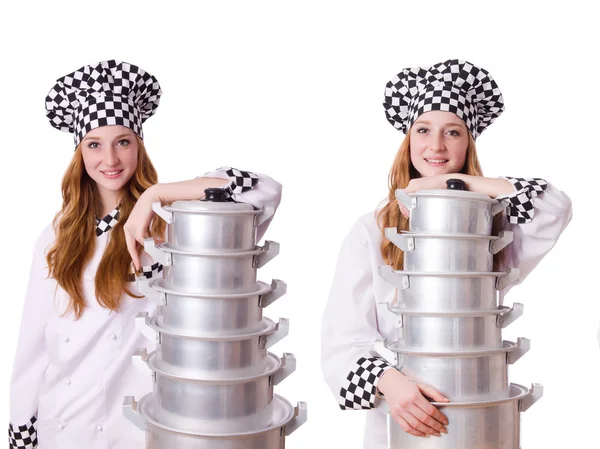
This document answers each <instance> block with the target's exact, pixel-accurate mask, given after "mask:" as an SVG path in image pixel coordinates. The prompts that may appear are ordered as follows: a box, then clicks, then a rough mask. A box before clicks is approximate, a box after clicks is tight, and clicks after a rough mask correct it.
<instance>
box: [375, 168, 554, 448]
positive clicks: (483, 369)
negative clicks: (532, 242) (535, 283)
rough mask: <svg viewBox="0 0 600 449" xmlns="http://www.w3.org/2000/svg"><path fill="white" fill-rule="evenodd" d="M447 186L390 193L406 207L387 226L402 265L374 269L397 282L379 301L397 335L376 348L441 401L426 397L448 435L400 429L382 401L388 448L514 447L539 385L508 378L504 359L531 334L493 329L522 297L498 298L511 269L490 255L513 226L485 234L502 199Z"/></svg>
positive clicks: (524, 347)
mask: <svg viewBox="0 0 600 449" xmlns="http://www.w3.org/2000/svg"><path fill="white" fill-rule="evenodd" d="M447 186H448V188H447V189H441V190H422V191H420V192H417V193H415V194H411V195H407V194H405V193H404V192H403V191H402V190H398V191H396V198H397V199H398V201H399V202H400V203H401V204H402V205H404V207H405V208H406V209H408V210H409V212H410V218H409V231H407V232H404V231H403V232H400V233H398V231H397V229H395V228H388V229H386V230H385V235H386V238H387V239H389V240H390V241H391V242H392V243H393V244H394V245H396V246H397V247H399V248H400V249H402V250H403V252H404V270H403V271H394V270H393V269H392V267H391V266H383V267H380V268H379V275H380V276H382V277H383V278H385V279H386V280H387V281H389V282H390V283H392V284H393V285H394V286H395V287H397V289H398V290H397V291H398V294H397V295H396V298H395V299H394V301H393V302H392V303H389V304H386V305H385V306H386V307H387V309H388V311H389V312H388V313H390V312H391V313H393V314H395V315H396V317H397V319H398V328H397V340H396V341H378V342H377V343H376V350H377V351H378V352H379V353H380V354H381V355H382V356H383V357H384V358H386V359H387V360H388V361H389V362H391V363H392V364H393V365H394V366H396V368H397V369H399V370H400V371H401V372H402V373H404V374H405V375H407V376H410V377H413V378H415V379H417V380H419V381H422V382H423V383H425V384H428V385H431V386H433V387H434V388H436V389H437V390H438V391H440V392H441V393H442V394H443V395H444V396H446V397H447V398H448V399H449V400H450V402H449V403H438V402H433V405H435V406H436V407H437V408H438V409H439V410H440V411H441V412H442V413H443V414H445V415H446V417H447V418H448V421H449V425H448V426H447V429H448V434H441V436H440V437H429V438H422V437H416V436H413V435H410V434H408V433H406V432H405V431H404V430H403V429H402V428H401V427H400V425H398V424H397V423H396V422H395V421H394V419H393V417H392V416H391V413H390V412H389V409H387V405H386V404H385V403H382V406H381V408H382V409H383V411H384V412H386V413H387V419H388V439H389V447H390V448H391V449H474V448H477V449H519V447H520V412H521V411H525V410H527V408H529V407H530V406H531V405H532V404H533V403H534V402H535V401H537V399H539V398H540V397H541V396H542V392H543V389H542V386H541V385H539V384H532V386H531V388H526V387H523V386H521V385H517V384H514V383H509V381H508V365H510V364H513V363H514V362H515V361H517V360H518V359H519V358H520V357H521V356H522V355H523V354H525V353H526V352H527V351H528V349H529V340H528V339H526V338H519V339H517V341H516V342H510V341H503V339H502V336H501V330H502V329H503V328H505V327H506V326H507V325H508V324H510V323H511V322H513V321H514V320H515V319H516V318H518V317H519V316H520V315H521V314H522V312H523V306H522V305H521V304H518V303H514V304H513V306H512V307H510V308H509V307H505V306H502V301H501V300H500V299H499V298H500V297H501V296H500V291H501V290H502V289H503V288H505V287H506V286H507V285H509V284H510V283H511V282H513V281H514V280H515V279H516V278H517V277H518V275H519V272H518V270H517V269H515V268H508V269H507V270H506V271H505V272H494V271H493V257H494V254H496V253H498V252H499V251H501V250H502V249H503V248H504V247H506V246H507V245H508V244H510V243H511V242H512V237H513V235H512V233H511V232H508V231H505V232H500V233H499V235H498V236H492V235H491V234H492V222H493V218H494V216H495V215H496V214H498V213H499V212H501V211H502V210H503V209H504V208H505V207H506V204H504V203H503V202H499V201H497V200H493V199H491V198H489V197H488V196H486V195H481V194H477V193H474V192H468V191H466V190H465V184H464V182H463V181H462V180H449V181H448V182H447Z"/></svg>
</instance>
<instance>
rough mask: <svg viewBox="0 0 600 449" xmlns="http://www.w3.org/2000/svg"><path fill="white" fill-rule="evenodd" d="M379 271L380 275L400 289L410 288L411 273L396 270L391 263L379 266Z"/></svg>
mask: <svg viewBox="0 0 600 449" xmlns="http://www.w3.org/2000/svg"><path fill="white" fill-rule="evenodd" d="M377 272H378V273H379V276H381V277H382V278H384V279H385V280H386V281H388V282H389V283H390V284H392V285H393V286H394V287H397V288H399V289H400V290H406V289H407V288H410V279H409V275H408V274H403V273H397V272H394V269H393V267H392V266H391V265H384V266H381V267H377Z"/></svg>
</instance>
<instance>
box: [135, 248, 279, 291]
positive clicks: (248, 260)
mask: <svg viewBox="0 0 600 449" xmlns="http://www.w3.org/2000/svg"><path fill="white" fill-rule="evenodd" d="M144 243H145V244H144V249H145V250H146V252H147V253H149V254H150V255H151V256H152V257H153V258H154V260H157V261H158V262H160V263H162V264H163V265H164V267H165V268H164V270H163V285H164V286H165V287H167V288H171V289H173V290H177V291H180V292H194V293H249V292H252V291H256V290H257V283H256V270H257V269H258V268H261V267H263V266H264V265H265V264H266V263H267V262H269V261H270V260H272V259H273V258H274V257H275V256H276V255H277V254H278V253H279V244H278V243H276V242H270V241H266V242H265V244H264V246H263V247H257V248H255V249H253V250H250V251H236V252H230V253H223V252H221V253H219V252H215V253H208V252H206V253H196V252H186V251H181V250H178V249H175V248H172V247H170V246H168V245H167V244H166V243H161V244H158V245H156V244H155V243H154V241H152V239H147V240H145V241H144Z"/></svg>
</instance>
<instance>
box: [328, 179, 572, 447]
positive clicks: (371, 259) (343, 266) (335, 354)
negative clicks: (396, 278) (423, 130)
mask: <svg viewBox="0 0 600 449" xmlns="http://www.w3.org/2000/svg"><path fill="white" fill-rule="evenodd" d="M507 179H509V180H511V182H513V184H514V185H515V186H519V187H520V185H519V184H515V179H517V178H507ZM519 179H522V178H519ZM528 179H532V178H528ZM544 184H546V183H545V182H544ZM522 193H523V190H519V189H518V187H517V188H516V191H515V193H513V194H510V195H506V196H503V197H509V198H511V201H514V202H517V203H518V200H517V196H518V195H519V194H521V195H522ZM535 194H536V193H534V195H535ZM526 199H527V198H526ZM527 200H528V201H531V203H532V204H533V207H534V209H533V214H531V213H529V215H533V218H532V219H531V221H529V222H528V223H524V224H511V223H509V222H508V220H507V219H506V216H507V215H511V213H512V214H516V212H515V211H510V212H508V213H507V214H505V217H504V229H505V230H510V231H512V232H513V233H514V240H513V242H512V243H511V244H510V245H508V247H507V248H506V250H505V251H506V259H505V265H506V266H507V267H517V268H518V269H519V270H520V276H519V278H518V279H516V281H514V283H513V284H511V285H510V286H508V287H506V288H505V289H504V290H503V294H504V295H505V294H506V293H507V292H508V291H509V290H510V289H511V288H512V287H513V286H514V285H517V284H519V283H521V282H523V280H524V279H525V278H526V277H527V276H528V275H529V273H531V271H532V270H533V269H534V268H535V267H536V265H537V264H538V263H539V262H540V261H541V259H542V258H543V257H544V256H545V255H546V254H547V253H548V251H550V249H552V247H553V246H554V245H555V243H556V241H557V240H558V238H559V236H560V234H561V233H562V232H563V230H564V229H565V227H566V226H567V225H568V224H569V222H570V220H571V217H572V208H571V200H570V199H569V197H568V196H567V195H566V194H565V193H563V192H561V191H559V190H557V189H556V188H555V187H553V186H552V185H550V184H547V187H546V191H545V192H544V193H541V194H539V195H538V196H534V197H533V198H528V199H527ZM520 209H521V210H524V209H523V208H522V207H520ZM376 214H377V211H375V212H370V213H368V214H365V215H363V216H362V217H360V218H359V219H358V221H357V222H356V223H355V224H354V226H353V227H352V229H351V230H350V233H349V234H348V235H347V237H346V238H345V240H344V242H343V244H342V247H341V250H340V253H339V258H338V262H337V267H336V270H335V274H334V278H333V281H332V286H331V290H330V294H329V299H328V302H327V304H326V306H325V310H324V313H323V319H322V348H321V365H322V370H323V375H324V378H325V381H326V382H327V384H328V385H329V387H330V389H331V391H332V393H333V395H334V396H335V397H336V399H337V400H338V403H339V404H340V406H341V407H342V408H343V409H345V408H344V407H343V402H344V401H343V398H342V397H341V396H340V391H341V390H342V388H343V386H344V385H345V384H346V382H347V377H348V375H349V373H351V372H353V373H354V372H356V366H357V361H358V360H359V359H361V358H370V357H373V356H377V354H376V353H374V352H373V350H372V348H373V343H374V342H375V341H376V340H383V339H385V340H386V341H396V340H397V316H396V315H394V314H393V313H392V312H389V311H388V310H387V307H386V303H388V302H391V301H392V300H393V298H394V295H395V291H396V288H395V287H394V286H393V285H392V284H390V283H389V282H388V281H386V280H385V279H383V278H382V277H380V276H379V275H378V271H377V270H378V267H380V266H384V265H386V263H385V261H384V259H383V256H382V255H381V250H380V245H381V242H382V234H381V230H380V229H379V226H378V223H377V218H376ZM525 215H527V213H525ZM515 221H516V220H515ZM382 303H383V304H382ZM378 304H379V305H378ZM376 369H377V370H378V375H379V377H380V376H381V374H382V370H379V369H378V368H376ZM378 379H379V378H377V380H376V382H377V381H378ZM375 388H376V383H375V385H374V388H373V390H375ZM356 408H362V409H365V408H369V407H356ZM387 447H388V446H387V432H386V417H385V414H384V413H382V412H381V411H380V410H374V409H371V410H369V411H368V412H367V417H366V425H365V433H364V449H387Z"/></svg>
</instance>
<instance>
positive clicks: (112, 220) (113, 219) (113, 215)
mask: <svg viewBox="0 0 600 449" xmlns="http://www.w3.org/2000/svg"><path fill="white" fill-rule="evenodd" d="M119 215H120V213H119V206H117V207H115V208H114V209H113V210H112V211H111V212H110V213H109V214H108V215H107V216H105V217H104V218H102V219H100V218H98V217H96V237H100V236H101V235H102V234H106V233H107V232H108V231H110V230H111V229H112V228H114V227H115V225H116V224H117V223H118V222H119Z"/></svg>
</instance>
